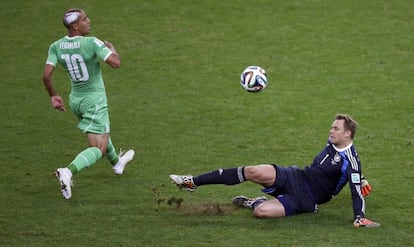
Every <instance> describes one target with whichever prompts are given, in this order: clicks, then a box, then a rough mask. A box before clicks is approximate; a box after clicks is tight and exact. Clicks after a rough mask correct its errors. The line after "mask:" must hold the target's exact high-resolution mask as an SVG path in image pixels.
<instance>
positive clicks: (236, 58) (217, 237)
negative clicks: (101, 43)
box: [0, 0, 414, 246]
mask: <svg viewBox="0 0 414 247" xmlns="http://www.w3.org/2000/svg"><path fill="white" fill-rule="evenodd" d="M71 7H80V8H83V9H85V10H86V11H87V13H88V15H89V17H90V18H91V20H92V34H93V35H95V36H97V37H99V38H101V39H105V40H109V41H110V42H112V43H113V44H114V45H115V47H116V48H117V50H118V52H119V53H120V54H121V57H122V66H121V68H120V69H119V70H113V69H110V68H109V67H108V66H103V72H104V79H105V83H106V88H107V92H108V97H109V107H110V115H111V124H112V126H111V127H112V140H113V142H114V144H115V146H116V147H118V148H121V147H122V148H124V149H125V148H134V149H135V150H136V157H135V160H134V161H133V162H132V163H131V164H130V165H129V166H128V167H127V169H126V171H125V174H124V175H123V176H121V177H116V176H114V175H113V174H112V171H111V169H110V166H109V164H108V163H107V162H106V160H101V161H99V162H98V163H97V164H96V165H95V166H93V167H92V168H91V169H87V170H84V171H82V172H80V173H79V174H78V175H77V176H75V177H74V182H75V186H74V187H73V198H72V199H71V200H69V201H65V200H64V199H63V198H62V197H61V195H60V193H59V186H58V182H57V180H56V178H55V177H54V176H53V171H54V170H55V169H56V168H57V167H60V166H66V165H67V164H68V162H70V161H71V160H72V159H73V158H74V157H75V155H76V154H77V153H78V152H79V151H81V150H82V149H83V148H85V147H86V145H87V142H86V138H85V137H84V136H83V135H82V134H81V133H80V131H79V130H77V128H76V124H77V120H76V119H75V117H74V116H73V114H72V113H71V112H70V111H69V112H66V113H61V112H57V111H55V110H54V109H52V107H51V106H50V101H49V98H48V96H47V93H46V91H45V90H44V88H43V85H42V82H41V76H42V71H43V66H44V62H45V59H46V55H47V48H48V46H49V44H50V43H51V42H52V41H54V40H56V39H58V38H60V37H61V36H63V35H65V34H66V32H65V31H66V30H65V29H64V27H63V25H62V22H61V17H62V15H63V13H64V11H65V10H66V9H68V8H71ZM413 9H414V1H411V0H387V1H385V0H379V1H374V0H362V1H357V0H349V1H342V0H333V1H328V0H309V1H299V0H293V1H281V0H274V1H272V0H258V1H247V0H224V1H223V0H221V1H219V0H193V1H190V0H137V1H133V0H126V1H109V0H100V1H97V0H93V1H92V0H85V1H79V3H78V4H76V3H74V2H73V1H67V0H65V1H35V0H29V1H23V0H17V1H2V7H1V9H0V20H1V21H0V30H1V31H0V32H1V38H0V47H1V54H2V58H1V60H0V66H1V69H2V70H1V77H0V80H1V81H0V94H1V97H0V103H1V107H0V115H1V121H0V123H1V129H0V130H1V138H0V146H1V149H0V157H1V159H0V188H1V189H0V191H1V192H0V246H410V245H411V246H412V245H413V243H414V226H413V225H414V217H413V215H414V210H413V205H414V193H413V187H414V186H413V185H414V171H413V165H414V163H413V153H414V150H413V148H414V128H413V125H414V120H413V112H414V101H413V97H414V86H413V78H414V42H413V40H414V32H413V30H414V22H413V19H414V12H413ZM248 65H260V66H262V67H264V68H265V69H266V71H267V73H268V77H269V86H268V87H267V88H266V89H265V90H264V91H263V92H261V93H257V94H249V93H247V92H245V91H244V90H243V89H242V88H241V86H240V85H239V76H240V72H241V71H242V70H243V69H244V68H245V67H246V66H248ZM54 79H55V83H56V88H57V90H58V92H59V93H60V94H61V95H62V96H63V97H64V99H65V102H66V105H68V92H69V81H68V77H67V75H66V74H65V73H64V71H63V70H62V69H61V68H59V69H58V70H57V71H56V73H55V77H54ZM336 113H349V114H351V115H352V116H353V117H354V118H355V119H356V120H357V121H358V122H359V129H358V132H357V135H356V139H355V145H356V147H357V149H358V152H359V155H360V158H361V161H362V165H363V172H364V174H365V176H366V177H367V178H368V179H369V181H370V183H371V184H372V186H373V191H372V193H371V195H370V196H369V197H368V198H367V200H366V201H367V216H368V218H371V219H373V220H376V221H379V222H380V223H381V224H382V226H381V227H380V228H378V229H356V228H354V227H353V226H352V208H351V199H350V194H349V192H348V189H347V187H345V189H344V190H343V191H342V193H341V194H340V195H338V196H337V197H336V198H334V199H333V200H332V201H331V202H330V203H328V204H325V205H322V206H321V207H320V212H319V213H318V214H303V215H297V216H293V217H288V218H283V219H269V220H259V219H255V218H254V217H253V216H252V214H251V212H250V211H249V210H242V209H236V208H234V207H233V206H232V205H231V203H230V199H231V198H232V197H233V196H236V195H239V194H244V195H247V196H258V195H262V193H261V192H260V187H259V186H257V185H255V184H252V183H244V184H241V185H237V186H227V187H226V186H220V185H216V186H206V187H201V188H199V189H198V190H197V191H196V192H194V193H187V192H186V191H183V190H182V191H180V190H178V189H177V188H176V187H174V186H173V185H172V184H170V181H169V178H168V175H169V174H171V173H178V174H180V173H184V174H186V173H190V174H199V173H202V172H206V171H209V170H212V169H216V168H226V167H233V166H239V165H249V164H260V163H278V164H282V165H293V164H295V165H298V166H300V167H303V166H305V165H307V164H309V163H310V162H311V161H312V159H313V157H314V156H315V155H316V154H317V152H319V151H320V149H322V147H323V146H324V145H325V142H326V139H327V137H328V131H329V128H330V124H331V123H332V120H333V118H334V116H335V114H336ZM298 149H299V150H301V151H300V152H296V151H295V150H298Z"/></svg>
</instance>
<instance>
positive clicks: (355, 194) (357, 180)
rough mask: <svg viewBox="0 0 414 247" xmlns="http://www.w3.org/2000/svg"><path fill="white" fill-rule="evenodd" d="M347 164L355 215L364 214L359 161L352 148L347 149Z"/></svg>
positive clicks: (362, 215)
mask: <svg viewBox="0 0 414 247" xmlns="http://www.w3.org/2000/svg"><path fill="white" fill-rule="evenodd" d="M346 156H347V159H348V161H349V163H350V164H349V166H348V169H347V176H348V182H349V188H350V190H351V196H352V206H353V210H354V215H355V217H357V216H361V217H364V216H365V199H364V196H363V195H362V192H361V162H360V160H359V158H358V155H357V154H356V153H355V151H353V150H351V149H350V150H347V154H346Z"/></svg>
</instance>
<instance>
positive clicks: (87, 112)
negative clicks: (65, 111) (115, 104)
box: [69, 93, 110, 134]
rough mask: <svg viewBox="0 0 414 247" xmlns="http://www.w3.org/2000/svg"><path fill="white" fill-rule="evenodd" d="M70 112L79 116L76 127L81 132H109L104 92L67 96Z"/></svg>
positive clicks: (106, 102)
mask: <svg viewBox="0 0 414 247" xmlns="http://www.w3.org/2000/svg"><path fill="white" fill-rule="evenodd" d="M69 105H70V108H71V109H72V112H73V113H74V114H75V115H76V116H77V117H78V118H79V124H78V128H79V129H80V130H81V131H82V132H83V133H95V134H105V133H109V132H110V128H109V125H110V124H109V113H108V101H107V98H106V95H105V94H94V93H89V94H88V95H85V96H74V95H72V94H71V95H70V96H69Z"/></svg>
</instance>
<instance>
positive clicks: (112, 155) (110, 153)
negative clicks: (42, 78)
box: [106, 137, 119, 166]
mask: <svg viewBox="0 0 414 247" xmlns="http://www.w3.org/2000/svg"><path fill="white" fill-rule="evenodd" d="M106 157H107V158H108V160H109V162H111V165H113V166H114V165H115V164H116V163H118V160H119V158H118V154H117V153H116V150H115V147H114V145H113V144H112V140H111V137H109V138H108V146H107V147H106Z"/></svg>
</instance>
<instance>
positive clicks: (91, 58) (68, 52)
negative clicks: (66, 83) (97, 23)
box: [46, 36, 112, 95]
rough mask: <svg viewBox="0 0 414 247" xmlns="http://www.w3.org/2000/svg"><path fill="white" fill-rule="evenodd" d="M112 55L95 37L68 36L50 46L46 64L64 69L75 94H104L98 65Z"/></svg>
mask: <svg viewBox="0 0 414 247" xmlns="http://www.w3.org/2000/svg"><path fill="white" fill-rule="evenodd" d="M111 53H112V51H111V50H110V49H109V48H108V47H106V46H105V44H104V42H102V41H101V40H99V39H97V38H96V37H85V36H75V37H68V36H65V37H63V38H61V39H59V40H57V41H55V42H54V43H53V44H51V45H50V47H49V52H48V57H47V61H46V63H47V64H50V65H53V66H54V67H56V66H57V64H58V63H59V64H61V65H62V66H63V68H64V69H65V70H66V71H67V72H68V75H69V78H70V80H71V82H72V83H71V84H72V92H71V93H72V94H74V95H82V94H85V93H91V92H97V93H105V86H104V82H103V78H102V70H101V68H100V65H99V62H100V60H102V61H105V60H106V59H107V58H108V57H109V55H111Z"/></svg>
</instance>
